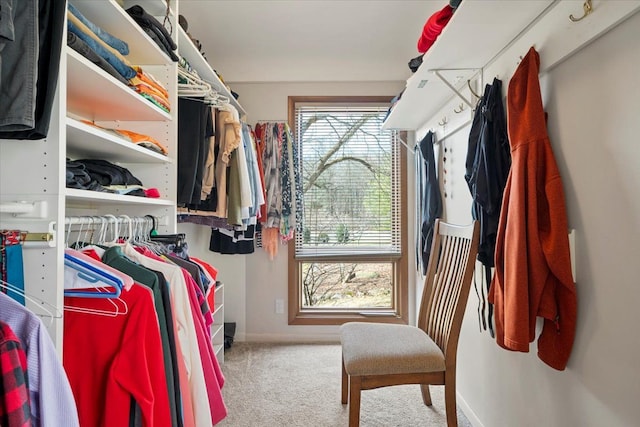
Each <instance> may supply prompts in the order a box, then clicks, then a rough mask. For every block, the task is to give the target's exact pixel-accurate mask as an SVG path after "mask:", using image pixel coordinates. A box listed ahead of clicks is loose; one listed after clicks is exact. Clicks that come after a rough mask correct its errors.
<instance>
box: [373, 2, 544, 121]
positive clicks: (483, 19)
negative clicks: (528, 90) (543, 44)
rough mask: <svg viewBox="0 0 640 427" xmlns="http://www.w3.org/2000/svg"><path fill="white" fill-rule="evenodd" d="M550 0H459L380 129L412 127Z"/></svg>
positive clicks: (485, 62)
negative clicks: (460, 0)
mask: <svg viewBox="0 0 640 427" xmlns="http://www.w3.org/2000/svg"><path fill="white" fill-rule="evenodd" d="M551 3H553V1H552V0H544V1H542V0H541V1H488V0H483V1H463V2H462V3H461V4H460V7H459V8H458V9H457V10H456V12H455V13H454V14H453V17H452V18H451V20H450V21H449V23H448V24H447V26H446V27H445V28H444V30H443V31H442V34H441V35H440V37H438V39H437V40H436V42H435V43H434V45H433V46H432V47H431V49H429V50H428V51H427V53H426V54H425V55H424V57H423V62H422V65H421V66H420V68H419V69H418V71H416V72H415V74H413V75H412V76H411V77H410V78H409V79H408V80H407V86H406V89H405V91H404V93H403V94H402V98H401V99H400V101H399V102H398V103H397V104H396V105H395V107H394V108H393V110H392V111H391V114H390V115H389V117H388V118H387V120H386V122H385V123H384V128H385V129H403V130H415V129H417V128H418V127H420V126H421V125H422V124H423V123H424V122H425V121H426V120H427V119H428V118H430V117H432V116H433V115H434V114H435V113H437V112H438V110H440V109H441V108H442V107H443V105H444V104H446V102H447V101H448V100H449V99H451V97H452V96H453V92H452V91H451V90H450V89H449V88H448V87H447V85H446V84H445V83H444V82H443V81H442V80H440V78H439V77H438V76H437V75H436V74H435V72H434V71H435V70H441V71H440V73H441V75H442V76H443V77H444V78H446V79H447V80H448V81H449V82H450V83H451V84H452V85H453V86H454V87H457V88H459V87H461V86H463V85H464V84H466V82H467V79H470V78H471V77H472V76H473V75H474V74H476V73H477V71H478V69H480V68H482V67H484V66H485V65H486V64H487V63H489V62H490V61H491V59H493V58H494V57H495V56H496V55H497V54H498V53H499V52H500V51H501V50H502V48H504V47H505V46H506V45H507V44H508V43H509V42H510V41H511V40H513V39H514V38H515V37H517V36H518V34H519V33H520V32H521V31H522V30H523V28H525V27H526V26H527V25H528V24H529V23H530V22H532V21H533V20H534V19H535V18H536V17H537V16H539V15H540V14H541V13H543V12H544V11H545V9H546V8H547V7H548V6H549V5H550V4H551Z"/></svg>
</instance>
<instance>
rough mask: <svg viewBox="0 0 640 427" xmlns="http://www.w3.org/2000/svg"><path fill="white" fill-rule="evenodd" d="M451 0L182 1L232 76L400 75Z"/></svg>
mask: <svg viewBox="0 0 640 427" xmlns="http://www.w3.org/2000/svg"><path fill="white" fill-rule="evenodd" d="M446 3H447V2H446V0H438V1H429V0H420V1H417V0H395V1H394V0H370V1H365V0H342V1H339V0H180V14H181V15H183V16H184V17H185V18H186V19H187V21H188V32H189V33H190V34H191V35H192V37H194V38H196V39H198V40H200V42H201V43H202V49H203V51H204V52H205V54H206V57H207V59H208V60H209V63H210V64H212V66H213V67H214V68H215V69H216V70H217V71H218V72H219V73H221V74H222V75H223V77H224V79H225V80H226V81H228V82H301V81H305V82H320V81H341V82H343V81H347V82H348V81H399V80H405V79H407V78H408V77H409V76H410V75H411V71H410V70H409V67H408V66H407V63H408V61H409V60H410V59H411V58H413V57H416V56H418V52H417V50H416V42H417V40H418V37H419V36H420V32H421V30H422V26H423V25H424V23H425V21H426V20H427V19H428V18H429V16H430V15H431V14H432V13H433V12H435V11H436V10H438V9H441V8H442V7H443V6H444V5H445V4H446Z"/></svg>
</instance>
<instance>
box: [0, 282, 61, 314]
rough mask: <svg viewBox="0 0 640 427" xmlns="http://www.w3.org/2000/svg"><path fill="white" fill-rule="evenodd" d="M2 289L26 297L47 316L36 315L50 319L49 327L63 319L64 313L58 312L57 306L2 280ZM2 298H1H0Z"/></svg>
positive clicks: (0, 285) (0, 287)
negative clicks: (55, 320) (54, 321)
mask: <svg viewBox="0 0 640 427" xmlns="http://www.w3.org/2000/svg"><path fill="white" fill-rule="evenodd" d="M0 289H5V290H6V291H7V293H9V292H12V293H14V294H17V295H20V296H22V297H24V299H26V300H27V301H31V302H32V303H33V304H34V306H37V307H38V309H40V310H42V311H44V312H45V313H46V314H37V313H34V314H36V315H37V316H40V317H48V318H49V322H50V323H49V326H51V325H53V320H54V319H61V318H62V313H61V312H60V310H58V307H56V306H55V305H53V304H51V303H49V302H47V301H45V300H43V299H41V298H38V297H36V296H33V295H31V294H29V293H27V292H25V291H23V290H22V289H20V288H18V287H16V286H14V285H12V284H11V283H8V282H5V281H4V280H2V279H0ZM7 297H8V295H7ZM0 298H1V297H0ZM47 307H49V308H50V309H47Z"/></svg>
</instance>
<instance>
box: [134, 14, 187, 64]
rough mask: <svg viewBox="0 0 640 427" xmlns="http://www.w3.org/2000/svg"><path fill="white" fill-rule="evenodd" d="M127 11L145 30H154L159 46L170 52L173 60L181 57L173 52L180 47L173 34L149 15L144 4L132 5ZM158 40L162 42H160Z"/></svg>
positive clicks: (175, 60)
mask: <svg viewBox="0 0 640 427" xmlns="http://www.w3.org/2000/svg"><path fill="white" fill-rule="evenodd" d="M127 13H128V14H129V16H131V17H132V18H133V20H134V21H136V23H137V24H138V25H139V26H140V27H141V28H143V29H145V31H146V29H150V30H151V31H153V33H154V34H155V35H156V37H154V38H153V39H154V41H155V42H156V44H158V46H160V48H161V49H162V50H164V51H165V52H167V53H168V54H169V56H170V57H171V60H172V61H174V62H177V61H178V59H179V58H178V57H177V56H176V54H175V53H174V52H173V51H174V50H176V49H177V48H178V46H176V44H175V42H174V41H173V39H172V38H171V34H169V32H168V31H167V29H166V28H164V27H163V26H162V24H161V23H160V22H158V20H157V19H156V18H154V17H153V16H151V15H149V14H148V13H147V12H146V11H145V10H144V9H143V8H142V6H139V5H135V6H131V7H130V8H129V9H127ZM158 41H159V42H160V43H158Z"/></svg>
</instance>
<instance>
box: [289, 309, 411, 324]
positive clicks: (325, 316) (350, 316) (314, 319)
mask: <svg viewBox="0 0 640 427" xmlns="http://www.w3.org/2000/svg"><path fill="white" fill-rule="evenodd" d="M346 322H376V323H398V324H405V325H406V324H407V323H408V320H407V319H403V318H402V317H400V316H398V315H397V314H395V313H393V312H385V313H381V312H379V311H378V312H375V313H366V312H364V313H355V312H335V311H320V312H318V311H316V310H314V311H312V312H310V311H301V312H298V313H293V315H292V316H289V325H342V324H343V323H346Z"/></svg>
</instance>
